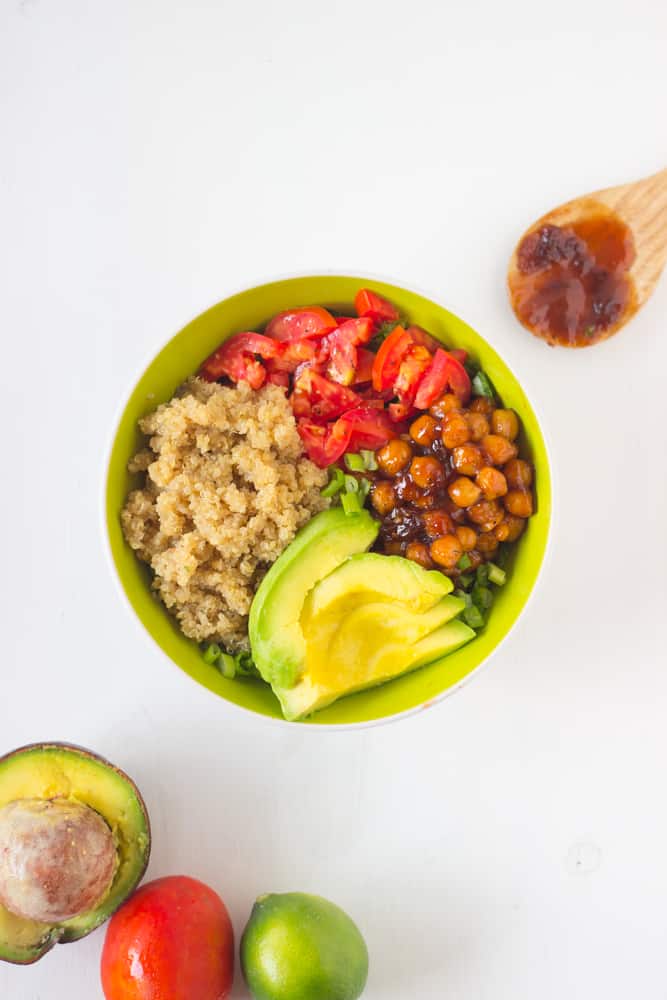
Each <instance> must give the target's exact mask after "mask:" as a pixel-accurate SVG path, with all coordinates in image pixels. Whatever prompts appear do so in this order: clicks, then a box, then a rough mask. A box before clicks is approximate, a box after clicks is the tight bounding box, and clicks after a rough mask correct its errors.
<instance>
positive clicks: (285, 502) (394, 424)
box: [106, 276, 551, 725]
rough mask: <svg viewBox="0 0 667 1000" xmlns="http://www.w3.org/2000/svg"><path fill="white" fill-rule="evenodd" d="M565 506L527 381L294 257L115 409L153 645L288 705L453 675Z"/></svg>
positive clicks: (310, 717) (223, 307) (450, 322)
mask: <svg viewBox="0 0 667 1000" xmlns="http://www.w3.org/2000/svg"><path fill="white" fill-rule="evenodd" d="M550 508H551V482H550V472H549V465H548V459H547V452H546V448H545V444H544V440H543V437H542V433H541V430H540V427H539V425H538V422H537V419H536V417H535V414H534V411H533V409H532V407H531V405H530V403H529V401H528V398H527V397H526V394H525V392H524V390H523V388H522V387H521V385H520V383H519V382H518V381H517V379H516V378H515V376H514V375H513V374H512V373H511V372H510V370H509V369H508V368H507V366H506V365H505V364H504V362H503V361H502V360H501V359H500V357H499V356H498V355H497V354H496V352H495V351H494V350H493V348H492V347H491V346H490V345H489V343H488V342H487V341H486V340H484V339H483V338H482V337H481V336H480V335H479V334H477V333H476V332H475V331H473V330H472V329H471V328H470V327H469V326H468V325H467V324H466V323H464V322H463V321H462V320H461V319H459V318H458V317H456V316H454V315H453V314H452V313H450V312H448V311H447V310H446V309H444V308H443V307H441V306H439V305H437V304H436V303H435V302H432V301H431V300H429V299H427V298H425V297H423V296H422V295H419V294H417V293H415V292H412V291H409V290H407V289H403V288H400V287H398V286H394V285H389V284H386V283H383V282H376V281H368V280H367V279H366V280H365V279H363V278H355V277H331V276H322V277H319V276H315V277H305V278H293V279H287V280H284V281H279V282H274V283H272V284H267V285H261V286H259V287H257V288H253V289H250V290H248V291H245V292H241V293H240V294H238V295H235V296H233V297H231V298H228V299H226V300H224V301H223V302H220V303H219V304H218V305H216V306H214V307H213V308H212V309H209V310H208V311H207V312H205V313H203V314H202V315H201V316H199V317H197V318H196V319H195V320H193V322H192V323H190V324H189V325H188V326H187V327H185V328H184V329H183V330H181V331H180V333H178V334H177V335H176V336H175V337H174V338H172V340H170V341H169V343H168V344H167V345H166V346H165V347H164V348H163V350H162V351H161V352H160V353H159V354H158V355H157V357H156V358H155V359H154V360H153V362H152V363H151V364H150V365H149V366H148V368H147V369H146V371H145V372H144V373H143V375H142V376H141V378H140V379H139V382H138V383H137V385H136V387H135V388H134V390H133V392H132V394H131V396H130V398H129V400H128V402H127V404H126V406H125V409H124V412H123V414H122V417H121V420H120V423H119V426H118V428H117V431H116V435H115V438H114V441H113V445H112V450H111V456H110V461H109V467H108V475H107V483H106V523H107V531H108V538H109V543H110V549H111V555H112V559H113V563H114V565H115V568H116V571H117V573H118V577H119V579H120V582H121V585H122V588H123V590H124V592H125V594H126V596H127V598H128V600H129V602H130V604H131V606H132V608H133V609H134V611H135V612H136V614H137V616H138V617H139V619H140V620H141V622H142V623H143V625H144V626H145V628H146V629H147V631H148V632H149V634H150V635H151V636H152V637H153V639H154V640H155V641H156V642H157V643H158V645H159V646H160V647H161V648H162V650H163V651H164V652H165V653H166V654H167V656H168V657H170V658H171V659H172V660H173V661H174V662H175V663H176V664H177V665H178V666H180V667H181V668H182V669H184V670H185V671H186V672H187V673H188V674H190V676H192V677H193V678H194V679H196V680H198V681H199V682H200V683H202V684H203V685H205V686H206V687H207V688H209V689H210V690H211V691H213V692H215V693H216V694H218V695H220V696H221V697H223V698H225V699H227V700H228V701H231V702H233V703H234V704H236V705H239V706H241V707H244V708H246V709H250V710H251V711H254V712H257V713H259V714H261V715H264V716H268V717H273V718H277V719H284V720H287V721H289V722H297V721H298V722H307V723H313V724H319V725H353V724H364V723H370V722H374V721H379V720H384V719H388V718H394V717H396V716H399V715H401V714H404V713H406V712H410V711H413V710H416V709H419V708H423V707H426V706H428V705H431V704H433V703H434V702H435V701H437V700H438V699H439V698H441V697H443V696H444V695H445V694H447V693H449V692H451V691H453V690H455V689H456V688H457V687H459V686H460V685H461V684H462V683H463V682H464V681H465V680H466V679H467V678H469V677H470V676H471V675H472V674H473V673H474V672H475V671H476V670H477V669H478V668H479V667H480V666H481V665H482V663H484V662H485V661H486V660H487V659H488V657H489V656H490V654H491V653H492V652H493V651H494V650H495V649H496V647H497V646H498V645H499V643H500V642H501V641H502V640H503V639H504V638H505V636H506V635H507V634H508V632H509V631H510V629H511V628H512V626H513V625H514V623H515V621H516V619H517V618H518V616H519V614H520V613H521V611H522V610H523V607H524V606H525V604H526V602H527V600H528V597H529V595H530V593H531V591H532V589H533V587H534V584H535V581H536V579H537V576H538V573H539V569H540V566H541V563H542V560H543V557H544V552H545V549H546V543H547V535H548V529H549V520H550Z"/></svg>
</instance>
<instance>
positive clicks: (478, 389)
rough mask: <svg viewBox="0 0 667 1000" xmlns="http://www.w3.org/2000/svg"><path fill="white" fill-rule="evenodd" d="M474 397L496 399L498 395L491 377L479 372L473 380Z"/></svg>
mask: <svg viewBox="0 0 667 1000" xmlns="http://www.w3.org/2000/svg"><path fill="white" fill-rule="evenodd" d="M472 392H473V396H486V398H487V399H495V398H496V393H495V390H494V388H493V385H492V384H491V379H490V378H489V376H488V375H487V374H486V373H485V372H482V371H479V372H477V374H476V375H475V377H474V379H473V380H472Z"/></svg>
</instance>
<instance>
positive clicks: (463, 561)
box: [456, 552, 472, 569]
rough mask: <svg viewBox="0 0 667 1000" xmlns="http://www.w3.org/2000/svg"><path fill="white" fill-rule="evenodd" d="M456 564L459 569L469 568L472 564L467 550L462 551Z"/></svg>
mask: <svg viewBox="0 0 667 1000" xmlns="http://www.w3.org/2000/svg"><path fill="white" fill-rule="evenodd" d="M456 565H457V566H458V568H459V569H470V567H471V566H472V560H471V558H470V556H469V555H468V553H467V552H464V553H463V555H462V556H461V558H460V559H459V561H458V562H457V564H456Z"/></svg>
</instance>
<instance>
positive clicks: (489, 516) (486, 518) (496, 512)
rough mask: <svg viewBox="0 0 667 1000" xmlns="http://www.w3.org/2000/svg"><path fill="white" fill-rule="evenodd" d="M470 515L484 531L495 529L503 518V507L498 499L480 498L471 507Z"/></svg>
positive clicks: (474, 522)
mask: <svg viewBox="0 0 667 1000" xmlns="http://www.w3.org/2000/svg"><path fill="white" fill-rule="evenodd" d="M468 517H469V518H470V520H471V521H472V522H473V524H478V525H479V526H480V528H481V530H482V531H493V529H494V528H495V527H496V525H497V524H500V522H501V521H502V519H503V509H502V507H501V506H500V504H499V503H498V501H497V500H480V502H479V503H476V504H475V505H474V506H473V507H471V508H470V510H469V511H468Z"/></svg>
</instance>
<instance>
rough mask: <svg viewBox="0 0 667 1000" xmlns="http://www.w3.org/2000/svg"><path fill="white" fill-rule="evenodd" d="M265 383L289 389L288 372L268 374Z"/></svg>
mask: <svg viewBox="0 0 667 1000" xmlns="http://www.w3.org/2000/svg"><path fill="white" fill-rule="evenodd" d="M266 381H267V383H268V384H269V385H279V386H281V387H282V388H283V389H289V372H268V374H267V376H266Z"/></svg>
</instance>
